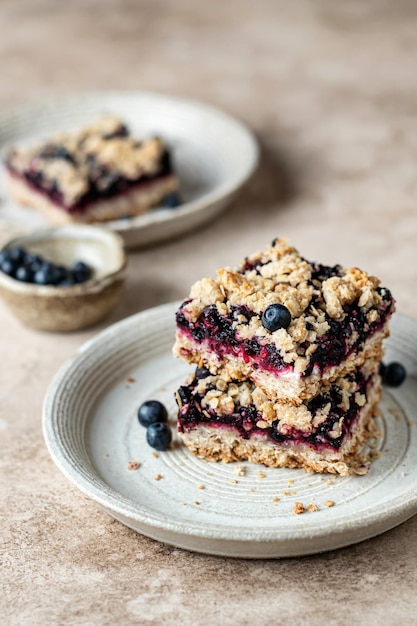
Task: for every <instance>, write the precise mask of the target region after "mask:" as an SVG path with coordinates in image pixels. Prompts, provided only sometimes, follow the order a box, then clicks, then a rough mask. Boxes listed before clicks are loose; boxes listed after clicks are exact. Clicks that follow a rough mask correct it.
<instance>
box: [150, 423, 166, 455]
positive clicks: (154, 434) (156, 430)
mask: <svg viewBox="0 0 417 626" xmlns="http://www.w3.org/2000/svg"><path fill="white" fill-rule="evenodd" d="M171 440H172V432H171V429H170V427H169V426H168V425H167V424H164V423H163V422H155V424H151V425H150V426H148V428H147V430H146V441H147V442H148V444H149V445H150V446H151V448H155V450H160V451H161V452H164V451H165V450H168V448H169V444H170V443H171Z"/></svg>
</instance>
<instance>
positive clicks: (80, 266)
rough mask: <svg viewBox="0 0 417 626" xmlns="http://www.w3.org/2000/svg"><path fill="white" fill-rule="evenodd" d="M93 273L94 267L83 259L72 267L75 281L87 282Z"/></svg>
mask: <svg viewBox="0 0 417 626" xmlns="http://www.w3.org/2000/svg"><path fill="white" fill-rule="evenodd" d="M92 275H93V270H92V268H91V267H90V266H89V265H87V263H84V262H83V261H78V262H77V263H76V264H75V265H74V266H73V268H72V277H73V279H74V282H75V283H85V281H86V280H89V279H90V278H91V276H92Z"/></svg>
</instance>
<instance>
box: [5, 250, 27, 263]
mask: <svg viewBox="0 0 417 626" xmlns="http://www.w3.org/2000/svg"><path fill="white" fill-rule="evenodd" d="M25 256H26V250H24V249H23V248H20V247H18V246H15V247H14V248H9V259H10V260H11V261H15V262H16V263H23V261H24V258H25Z"/></svg>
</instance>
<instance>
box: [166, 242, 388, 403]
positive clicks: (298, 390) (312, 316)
mask: <svg viewBox="0 0 417 626" xmlns="http://www.w3.org/2000/svg"><path fill="white" fill-rule="evenodd" d="M394 308H395V304H394V300H393V298H392V296H391V293H390V291H389V290H388V289H386V288H384V287H381V286H380V283H379V280H378V279H377V278H375V277H373V276H369V275H368V274H367V273H366V272H364V271H362V270H360V269H358V268H350V269H344V268H342V267H341V266H339V265H335V266H334V267H329V266H325V265H321V264H319V263H315V262H309V261H307V260H306V259H304V258H303V257H301V256H300V254H299V253H298V252H297V250H296V249H295V248H293V247H292V246H290V245H288V243H287V241H286V240H284V239H277V240H274V242H273V245H272V246H271V247H270V248H268V249H267V250H265V251H264V252H257V253H255V254H253V255H251V256H249V257H247V258H246V259H244V261H243V262H242V263H241V264H240V265H239V267H238V268H237V269H236V270H232V269H230V268H225V269H220V270H218V272H217V278H215V279H212V278H204V279H202V280H200V281H198V282H197V283H196V284H195V285H193V287H192V288H191V292H190V296H189V298H187V299H186V300H185V301H184V302H183V303H182V305H181V306H180V308H179V310H178V312H177V315H176V321H177V331H176V342H175V346H174V354H175V355H176V356H177V357H180V358H183V359H185V360H186V361H188V362H190V363H195V364H197V365H199V364H204V365H205V366H206V367H208V368H209V369H210V371H211V372H212V373H213V374H219V375H220V376H221V377H222V378H223V379H224V380H225V381H228V382H230V381H232V380H246V379H250V380H251V381H252V382H253V383H254V384H255V385H256V386H258V387H260V389H262V391H263V392H264V393H265V394H266V395H267V396H268V397H269V398H270V399H271V400H274V401H279V402H288V403H292V404H301V403H302V402H303V401H304V400H308V399H309V398H312V397H314V396H315V395H317V394H318V393H319V392H320V388H321V386H322V384H325V383H328V382H332V381H334V380H336V379H337V378H339V377H340V376H344V375H345V374H346V373H348V372H350V371H351V370H353V369H355V368H357V367H360V366H361V365H362V364H363V363H364V362H365V361H366V360H372V361H378V360H380V358H381V355H382V340H383V339H384V338H385V337H386V336H387V335H388V333H389V331H388V322H389V319H390V317H391V315H392V313H393V311H394Z"/></svg>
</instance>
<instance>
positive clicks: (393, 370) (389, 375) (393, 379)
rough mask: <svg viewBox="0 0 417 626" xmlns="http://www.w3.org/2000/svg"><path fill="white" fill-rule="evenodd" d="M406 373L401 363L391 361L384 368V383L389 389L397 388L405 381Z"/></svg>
mask: <svg viewBox="0 0 417 626" xmlns="http://www.w3.org/2000/svg"><path fill="white" fill-rule="evenodd" d="M406 377H407V372H406V369H405V367H404V366H403V365H401V363H397V362H396V361H393V362H392V363H389V364H388V365H387V366H386V369H385V374H384V379H383V380H384V383H385V384H386V385H388V386H389V387H399V386H400V385H401V384H402V383H403V382H404V381H405V379H406Z"/></svg>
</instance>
